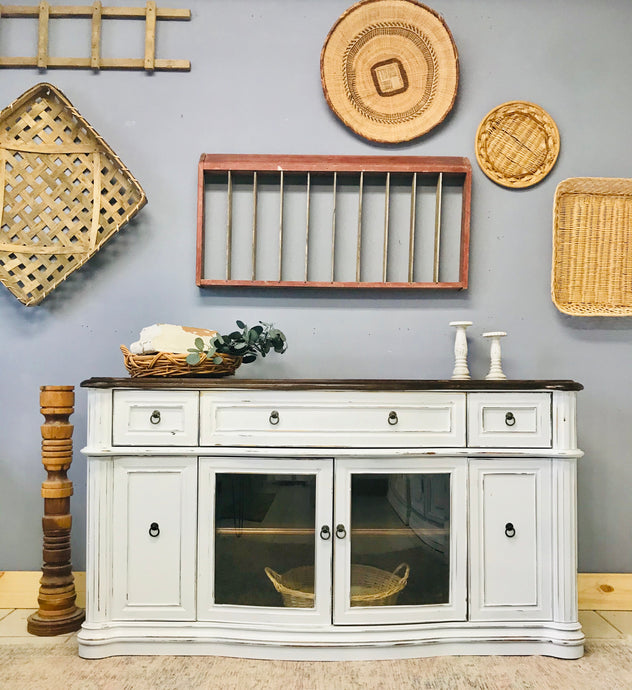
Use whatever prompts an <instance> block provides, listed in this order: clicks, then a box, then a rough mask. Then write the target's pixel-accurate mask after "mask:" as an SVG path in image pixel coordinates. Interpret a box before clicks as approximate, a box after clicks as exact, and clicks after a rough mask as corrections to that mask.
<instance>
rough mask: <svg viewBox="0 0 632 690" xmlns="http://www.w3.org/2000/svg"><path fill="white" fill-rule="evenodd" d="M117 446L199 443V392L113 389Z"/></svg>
mask: <svg viewBox="0 0 632 690" xmlns="http://www.w3.org/2000/svg"><path fill="white" fill-rule="evenodd" d="M113 414H114V418H113V420H112V444H113V445H115V446H132V445H141V446H197V443H198V393H197V391H164V392H160V391H127V390H126V391H114V409H113Z"/></svg>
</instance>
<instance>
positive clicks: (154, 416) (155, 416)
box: [149, 410, 160, 424]
mask: <svg viewBox="0 0 632 690" xmlns="http://www.w3.org/2000/svg"><path fill="white" fill-rule="evenodd" d="M149 421H150V422H151V423H152V424H160V410H154V411H153V412H152V413H151V417H150V418H149Z"/></svg>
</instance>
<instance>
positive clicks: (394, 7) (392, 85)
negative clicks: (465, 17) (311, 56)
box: [320, 0, 459, 143]
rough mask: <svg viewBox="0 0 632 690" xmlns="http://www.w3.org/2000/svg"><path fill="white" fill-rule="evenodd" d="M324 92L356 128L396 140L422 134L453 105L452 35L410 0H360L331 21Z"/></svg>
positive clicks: (456, 76) (377, 137) (454, 58)
mask: <svg viewBox="0 0 632 690" xmlns="http://www.w3.org/2000/svg"><path fill="white" fill-rule="evenodd" d="M320 74H321V83H322V87H323V93H324V95H325V98H326V99H327V102H328V103H329V106H330V108H331V109H332V110H333V111H334V113H335V114H336V115H337V116H338V117H339V118H340V119H341V120H342V121H343V122H344V123H345V125H347V127H349V128H350V129H352V130H353V131H354V132H355V133H356V134H359V135H360V136H363V137H365V138H366V139H369V140H371V141H377V142H385V143H398V142H402V141H410V140H411V139H414V138H416V137H419V136H421V135H422V134H425V133H426V132H428V131H429V130H430V129H432V128H433V127H435V126H436V125H438V124H439V123H440V122H442V121H443V119H444V118H445V117H446V115H447V114H448V112H449V111H450V110H451V109H452V106H453V105H454V100H455V98H456V92H457V87H458V81H459V60H458V54H457V50H456V46H455V44H454V40H453V39H452V34H451V33H450V30H449V29H448V27H447V25H446V24H445V22H444V21H443V19H442V18H441V17H440V16H439V15H438V14H437V13H436V12H434V10H431V9H430V8H428V7H426V6H425V5H422V4H421V3H419V2H417V1H416V0H361V2H358V3H356V4H355V5H353V6H352V7H350V8H349V9H348V10H347V11H346V12H345V13H344V14H343V15H342V16H341V17H340V18H339V19H338V21H337V22H336V23H335V24H334V26H333V28H332V29H331V31H330V32H329V35H328V36H327V39H326V41H325V43H324V45H323V49H322V51H321V59H320Z"/></svg>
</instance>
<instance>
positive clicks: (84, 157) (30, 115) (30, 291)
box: [0, 83, 147, 306]
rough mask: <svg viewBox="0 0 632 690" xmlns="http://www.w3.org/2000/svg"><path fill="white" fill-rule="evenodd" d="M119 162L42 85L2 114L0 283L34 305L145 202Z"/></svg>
mask: <svg viewBox="0 0 632 690" xmlns="http://www.w3.org/2000/svg"><path fill="white" fill-rule="evenodd" d="M146 201H147V200H146V197H145V193H144V192H143V190H142V188H141V186H140V185H139V183H138V182H137V181H136V180H135V179H134V177H133V176H132V174H131V173H130V172H129V170H128V169H127V168H126V167H125V166H124V165H123V163H122V162H121V161H120V159H119V158H118V156H117V155H116V154H115V153H114V151H112V149H111V148H110V147H109V146H108V145H107V144H106V143H105V141H103V139H102V138H101V137H100V136H99V134H98V133H97V132H96V131H95V130H94V129H93V128H92V127H91V126H90V125H89V124H88V122H86V120H85V119H84V118H83V117H81V115H80V114H79V113H78V112H77V110H76V109H75V108H74V107H73V105H72V104H71V103H70V101H69V100H68V99H67V98H66V97H65V96H64V94H62V93H61V91H59V89H57V88H55V87H54V86H52V85H51V84H47V83H42V84H38V85H37V86H34V87H33V88H32V89H30V90H29V91H27V92H26V93H24V94H23V95H22V96H20V97H19V98H18V99H17V100H15V101H14V102H13V103H11V105H9V106H8V107H7V108H5V109H4V110H3V111H2V112H1V113H0V282H2V283H3V284H4V285H5V286H6V287H7V288H8V289H9V290H10V291H11V292H12V293H13V294H14V295H15V296H16V297H17V298H18V299H19V300H20V301H21V302H22V303H23V304H26V305H27V306H30V305H34V304H38V303H39V302H41V301H42V299H44V297H46V295H48V294H49V293H50V292H51V291H52V290H54V289H55V288H56V287H57V286H58V285H59V283H61V282H62V281H63V280H65V279H66V278H67V277H68V275H70V273H72V272H73V271H75V270H76V269H78V268H79V267H80V266H82V265H83V264H84V263H85V262H86V261H87V260H88V259H90V258H91V257H92V256H93V255H94V254H95V253H96V252H97V251H98V250H99V249H100V247H101V246H102V245H103V244H104V243H105V242H107V241H108V240H109V239H110V238H111V237H112V235H114V234H115V233H116V232H117V231H118V230H120V228H121V227H122V226H123V225H125V223H127V222H128V221H129V220H130V219H131V218H132V217H133V216H134V215H135V214H136V213H137V212H138V211H139V210H140V209H141V208H142V207H143V206H144V205H145V203H146Z"/></svg>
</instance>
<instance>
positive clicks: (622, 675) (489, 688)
mask: <svg viewBox="0 0 632 690" xmlns="http://www.w3.org/2000/svg"><path fill="white" fill-rule="evenodd" d="M0 688H1V689H2V690H14V689H15V690H30V689H31V688H46V689H47V690H58V689H59V690H75V689H76V690H93V689H98V690H101V689H103V690H139V689H143V688H151V689H152V690H154V689H156V690H159V689H163V688H165V689H169V690H171V689H172V688H173V689H180V688H182V689H185V688H186V690H192V689H198V688H212V689H214V690H215V689H217V690H233V689H234V690H237V689H238V690H267V689H275V690H276V689H277V688H279V689H282V690H339V689H346V688H393V689H395V688H396V689H397V690H406V689H409V688H414V689H415V690H461V689H468V690H470V689H472V688H473V689H475V690H513V689H519V690H531V689H533V690H549V689H551V690H583V689H584V688H585V689H586V690H601V689H602V688H603V689H604V690H605V689H606V688H608V689H609V690H619V689H621V690H630V688H632V640H631V639H627V640H625V639H622V640H589V641H588V643H587V646H586V654H585V656H584V657H583V658H582V659H579V660H576V661H563V660H559V659H551V658H548V657H499V656H490V657H470V656H459V657H436V658H429V659H410V660H401V661H353V662H349V661H346V662H337V661H335V662H294V661H251V660H247V659H246V660H244V659H230V658H225V657H178V656H135V657H134V656H123V657H110V658H107V659H98V660H93V661H87V660H85V659H81V658H79V657H78V656H77V643H76V640H75V639H74V638H71V639H70V640H69V641H68V642H66V643H64V644H61V643H58V644H53V643H51V644H48V645H47V644H40V645H20V644H14V643H4V644H3V643H2V641H1V640H0Z"/></svg>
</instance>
